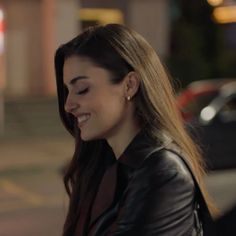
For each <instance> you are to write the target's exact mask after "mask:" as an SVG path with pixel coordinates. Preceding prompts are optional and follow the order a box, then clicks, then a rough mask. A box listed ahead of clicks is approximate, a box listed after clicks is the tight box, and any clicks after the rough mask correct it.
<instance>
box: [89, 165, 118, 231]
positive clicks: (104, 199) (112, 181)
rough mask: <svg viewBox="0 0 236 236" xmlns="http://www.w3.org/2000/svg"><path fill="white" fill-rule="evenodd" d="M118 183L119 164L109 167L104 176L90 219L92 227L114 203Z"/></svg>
mask: <svg viewBox="0 0 236 236" xmlns="http://www.w3.org/2000/svg"><path fill="white" fill-rule="evenodd" d="M116 181H117V162H115V163H113V164H112V165H111V166H109V167H108V168H107V170H106V172H105V173H104V175H103V178H102V181H101V184H100V186H99V190H98V193H97V195H96V198H95V201H94V204H93V208H92V212H91V218H90V227H89V228H91V227H93V225H94V224H95V223H96V220H97V219H98V218H99V216H100V215H102V214H103V212H105V211H106V210H107V209H108V208H109V207H110V206H111V204H112V203H113V200H114V195H115V190H116Z"/></svg>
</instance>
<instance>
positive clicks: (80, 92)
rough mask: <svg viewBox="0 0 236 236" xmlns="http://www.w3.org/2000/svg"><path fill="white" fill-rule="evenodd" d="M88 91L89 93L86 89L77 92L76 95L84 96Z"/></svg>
mask: <svg viewBox="0 0 236 236" xmlns="http://www.w3.org/2000/svg"><path fill="white" fill-rule="evenodd" d="M88 91H89V88H86V89H84V90H81V91H79V92H78V93H77V94H78V95H82V94H86V93H87V92H88Z"/></svg>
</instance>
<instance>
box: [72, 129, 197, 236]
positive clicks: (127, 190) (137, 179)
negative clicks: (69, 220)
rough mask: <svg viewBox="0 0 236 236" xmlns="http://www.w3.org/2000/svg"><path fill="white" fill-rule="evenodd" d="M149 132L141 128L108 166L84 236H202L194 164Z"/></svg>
mask: <svg viewBox="0 0 236 236" xmlns="http://www.w3.org/2000/svg"><path fill="white" fill-rule="evenodd" d="M144 136H145V135H144V134H143V132H140V133H139V134H138V135H137V136H136V137H135V138H134V139H133V141H132V142H131V143H130V144H129V146H128V147H127V149H126V150H125V152H124V153H123V155H122V156H121V157H120V158H119V159H118V161H115V162H113V163H112V164H111V165H110V166H109V167H108V169H107V171H106V172H105V174H104V177H103V180H102V181H101V184H100V187H99V191H98V193H97V196H96V200H95V202H94V204H93V212H92V215H91V219H90V223H89V224H88V228H87V230H86V232H85V233H84V234H83V235H89V236H132V235H135V236H151V235H152V236H154V235H155V236H164V235H165V236H188V235H189V236H190V235H197V234H196V228H195V225H196V224H195V223H196V222H195V218H194V206H195V185H194V181H193V179H192V176H191V174H190V172H189V170H188V168H187V167H186V165H185V163H184V162H183V160H182V159H181V158H180V156H179V155H177V154H175V152H173V151H172V150H173V147H171V148H170V149H169V148H168V146H167V148H168V149H167V148H160V147H158V145H154V144H153V143H151V142H150V141H148V140H147V139H146V138H144ZM169 146H172V145H169ZM76 235H80V234H76ZM199 235H200V234H199Z"/></svg>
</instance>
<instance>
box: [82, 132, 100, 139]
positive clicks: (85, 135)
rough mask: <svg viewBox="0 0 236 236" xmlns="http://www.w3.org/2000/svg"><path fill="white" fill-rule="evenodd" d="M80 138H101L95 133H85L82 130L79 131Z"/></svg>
mask: <svg viewBox="0 0 236 236" xmlns="http://www.w3.org/2000/svg"><path fill="white" fill-rule="evenodd" d="M80 138H81V139H82V140H83V141H92V140H98V139H101V136H100V135H96V134H85V133H83V132H81V133H80Z"/></svg>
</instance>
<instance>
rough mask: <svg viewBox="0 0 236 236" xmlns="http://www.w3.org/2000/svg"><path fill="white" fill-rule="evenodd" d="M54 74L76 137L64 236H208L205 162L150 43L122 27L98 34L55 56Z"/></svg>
mask: <svg viewBox="0 0 236 236" xmlns="http://www.w3.org/2000/svg"><path fill="white" fill-rule="evenodd" d="M55 68H56V78H57V88H58V101H59V111H60V115H61V118H62V121H63V123H64V125H65V127H66V128H67V129H68V131H69V132H70V133H71V134H72V135H73V136H74V138H75V152H74V156H73V159H72V160H71V163H70V165H69V167H68V169H67V172H66V174H65V176H64V181H65V186H66V190H67V192H68V194H69V197H70V202H69V210H68V214H67V217H66V221H65V225H64V232H63V236H73V235H75V236H85V235H86V236H87V235H89V236H111V235H114V236H118V235H119V236H131V235H135V236H149V235H157V236H163V235H166V236H172V235H173V236H176V235H179V236H180V235H181V236H183V235H184V236H186V235H202V233H203V231H204V225H203V226H202V224H204V222H203V221H204V219H203V218H204V215H203V214H201V208H204V207H205V209H204V211H207V209H208V208H207V207H206V206H207V205H208V207H209V209H210V211H211V212H213V208H212V207H211V204H210V200H209V197H208V195H207V193H206V190H205V188H204V184H203V180H202V179H203V174H204V169H203V165H202V160H201V157H200V155H199V152H198V149H197V148H196V146H195V145H194V143H193V142H192V140H191V138H190V137H189V136H188V134H187V133H186V131H185V129H184V126H183V123H182V119H181V116H180V114H179V111H178V109H177V108H176V104H175V98H174V94H173V90H172V87H171V84H170V81H169V79H168V76H167V73H166V72H165V69H164V68H163V65H162V64H161V62H160V60H159V58H158V56H157V55H156V53H155V51H154V49H153V48H152V47H151V46H150V45H149V44H148V43H147V41H146V40H145V39H144V38H143V37H142V36H140V35H139V34H138V33H136V32H134V31H133V30H130V29H128V28H126V27H124V26H121V25H117V24H108V25H106V26H95V27H92V28H89V29H88V30H86V31H85V32H83V33H82V34H80V35H79V36H78V37H76V38H74V39H73V40H71V41H70V42H68V43H66V44H64V45H62V46H61V47H60V48H59V49H58V50H57V52H56V56H55ZM199 189H200V190H201V191H200V192H202V193H203V196H204V198H205V200H204V203H206V204H205V205H204V204H203V206H201V199H200V197H199V196H200V195H201V194H200V195H199V191H198V190H199ZM199 204H200V209H198V207H197V206H199Z"/></svg>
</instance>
